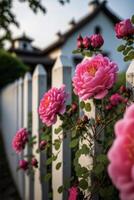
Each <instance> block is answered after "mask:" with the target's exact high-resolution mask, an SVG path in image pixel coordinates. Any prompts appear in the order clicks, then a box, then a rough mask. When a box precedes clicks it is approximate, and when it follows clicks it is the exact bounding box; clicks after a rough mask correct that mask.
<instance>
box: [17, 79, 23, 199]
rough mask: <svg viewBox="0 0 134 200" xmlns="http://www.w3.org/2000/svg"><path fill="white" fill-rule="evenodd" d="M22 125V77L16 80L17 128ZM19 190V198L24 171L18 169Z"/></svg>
mask: <svg viewBox="0 0 134 200" xmlns="http://www.w3.org/2000/svg"><path fill="white" fill-rule="evenodd" d="M22 127H23V79H22V78H19V80H18V129H20V128H22ZM18 159H23V154H21V155H19V156H18ZM18 179H19V180H18V181H19V191H20V195H21V198H22V199H24V172H23V171H22V170H20V171H19V174H18Z"/></svg>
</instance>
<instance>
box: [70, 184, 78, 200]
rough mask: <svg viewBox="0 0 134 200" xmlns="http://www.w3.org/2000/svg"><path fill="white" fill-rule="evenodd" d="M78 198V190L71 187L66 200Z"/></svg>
mask: <svg viewBox="0 0 134 200" xmlns="http://www.w3.org/2000/svg"><path fill="white" fill-rule="evenodd" d="M77 197H78V188H77V187H75V186H73V187H71V188H70V189H69V197H68V200H77Z"/></svg>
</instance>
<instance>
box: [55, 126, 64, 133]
mask: <svg viewBox="0 0 134 200" xmlns="http://www.w3.org/2000/svg"><path fill="white" fill-rule="evenodd" d="M61 131H62V127H61V126H59V127H58V128H55V130H54V133H55V134H58V133H60V132H61Z"/></svg>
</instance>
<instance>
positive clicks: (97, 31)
mask: <svg viewBox="0 0 134 200" xmlns="http://www.w3.org/2000/svg"><path fill="white" fill-rule="evenodd" d="M94 33H95V34H99V33H102V30H101V27H100V26H96V27H95V29H94Z"/></svg>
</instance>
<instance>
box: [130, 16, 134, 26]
mask: <svg viewBox="0 0 134 200" xmlns="http://www.w3.org/2000/svg"><path fill="white" fill-rule="evenodd" d="M131 22H132V23H133V24H134V15H133V16H132V17H131Z"/></svg>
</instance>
